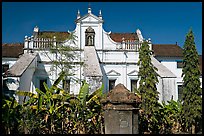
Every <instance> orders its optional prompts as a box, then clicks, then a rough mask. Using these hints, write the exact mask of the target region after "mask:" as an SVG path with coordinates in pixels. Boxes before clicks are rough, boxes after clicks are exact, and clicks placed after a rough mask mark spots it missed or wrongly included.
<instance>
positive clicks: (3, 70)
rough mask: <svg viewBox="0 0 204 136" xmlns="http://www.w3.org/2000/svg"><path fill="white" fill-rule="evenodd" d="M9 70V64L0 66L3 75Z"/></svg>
mask: <svg viewBox="0 0 204 136" xmlns="http://www.w3.org/2000/svg"><path fill="white" fill-rule="evenodd" d="M8 69H9V64H3V65H2V73H5V72H6V71H7V70H8Z"/></svg>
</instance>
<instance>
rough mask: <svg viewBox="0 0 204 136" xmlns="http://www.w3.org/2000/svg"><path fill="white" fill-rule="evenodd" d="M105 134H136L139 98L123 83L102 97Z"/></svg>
mask: <svg viewBox="0 0 204 136" xmlns="http://www.w3.org/2000/svg"><path fill="white" fill-rule="evenodd" d="M101 102H102V104H103V109H104V122H105V134H138V133H139V131H138V112H139V108H138V106H139V103H140V102H141V100H140V99H139V97H137V96H136V95H135V94H134V93H131V92H129V91H128V90H127V88H125V86H124V85H122V84H118V85H117V86H116V87H115V88H114V89H113V90H111V91H110V92H109V93H108V95H107V98H106V99H102V101H101Z"/></svg>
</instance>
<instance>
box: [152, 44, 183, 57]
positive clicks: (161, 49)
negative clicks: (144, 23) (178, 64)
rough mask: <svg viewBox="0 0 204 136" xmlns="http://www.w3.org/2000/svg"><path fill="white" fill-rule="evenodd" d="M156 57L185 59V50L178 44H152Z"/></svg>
mask: <svg viewBox="0 0 204 136" xmlns="http://www.w3.org/2000/svg"><path fill="white" fill-rule="evenodd" d="M152 50H153V51H154V55H155V56H156V57H183V49H182V48H181V47H180V46H178V45H176V44H152Z"/></svg>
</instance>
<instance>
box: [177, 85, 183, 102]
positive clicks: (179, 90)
mask: <svg viewBox="0 0 204 136" xmlns="http://www.w3.org/2000/svg"><path fill="white" fill-rule="evenodd" d="M182 93H183V92H182V85H178V100H182Z"/></svg>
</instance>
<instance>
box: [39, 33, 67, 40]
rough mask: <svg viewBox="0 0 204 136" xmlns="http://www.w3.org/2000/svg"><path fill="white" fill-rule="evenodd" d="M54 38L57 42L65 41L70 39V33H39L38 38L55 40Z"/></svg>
mask: <svg viewBox="0 0 204 136" xmlns="http://www.w3.org/2000/svg"><path fill="white" fill-rule="evenodd" d="M54 36H55V37H56V39H57V41H63V40H66V39H67V38H68V37H69V32H55V31H41V32H39V33H38V37H41V38H53V37H54Z"/></svg>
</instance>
